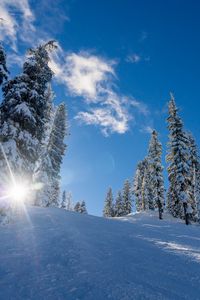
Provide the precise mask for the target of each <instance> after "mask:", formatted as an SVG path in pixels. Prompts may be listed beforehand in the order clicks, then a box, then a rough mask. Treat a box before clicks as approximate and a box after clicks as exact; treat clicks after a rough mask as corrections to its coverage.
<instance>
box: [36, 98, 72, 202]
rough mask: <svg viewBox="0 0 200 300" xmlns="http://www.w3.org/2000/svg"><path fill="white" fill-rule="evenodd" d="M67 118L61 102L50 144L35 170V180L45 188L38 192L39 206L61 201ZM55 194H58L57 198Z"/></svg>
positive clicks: (55, 117) (53, 125)
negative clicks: (61, 170)
mask: <svg viewBox="0 0 200 300" xmlns="http://www.w3.org/2000/svg"><path fill="white" fill-rule="evenodd" d="M66 119H67V113H66V108H65V104H64V103H61V104H60V105H59V106H58V108H57V109H56V112H55V115H54V120H53V123H52V128H51V132H50V136H49V139H48V144H47V146H46V147H45V151H43V153H42V155H41V157H40V159H39V161H38V166H37V169H36V170H35V181H36V182H37V181H39V182H42V183H43V188H42V189H41V190H40V191H39V192H38V193H37V197H36V202H35V204H36V205H39V206H50V205H54V206H57V205H58V203H59V201H58V198H59V190H60V189H59V180H60V168H61V164H62V160H63V156H64V154H65V149H66V145H65V143H64V138H65V135H66V131H67V121H66ZM55 195H57V199H56V196H55Z"/></svg>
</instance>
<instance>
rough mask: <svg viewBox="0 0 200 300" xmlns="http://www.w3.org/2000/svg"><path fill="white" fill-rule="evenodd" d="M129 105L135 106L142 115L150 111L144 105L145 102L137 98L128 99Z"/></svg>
mask: <svg viewBox="0 0 200 300" xmlns="http://www.w3.org/2000/svg"><path fill="white" fill-rule="evenodd" d="M130 105H131V106H133V107H135V108H137V109H138V111H139V112H140V113H142V114H143V115H145V116H147V115H149V113H150V112H149V110H148V107H147V106H146V104H144V103H142V102H140V101H138V100H135V99H131V100H130Z"/></svg>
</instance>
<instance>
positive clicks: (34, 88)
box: [0, 41, 55, 184]
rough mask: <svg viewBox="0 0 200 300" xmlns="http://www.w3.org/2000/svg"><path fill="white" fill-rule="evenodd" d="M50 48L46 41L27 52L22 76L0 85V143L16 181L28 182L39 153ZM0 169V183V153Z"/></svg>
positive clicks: (3, 167)
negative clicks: (24, 178) (1, 87)
mask: <svg viewBox="0 0 200 300" xmlns="http://www.w3.org/2000/svg"><path fill="white" fill-rule="evenodd" d="M54 47H55V44H54V42H53V41H50V42H48V43H46V44H44V45H40V46H39V47H37V48H36V49H31V50H29V52H28V56H27V59H26V61H25V63H24V65H23V72H22V74H21V75H19V76H16V77H15V78H14V79H12V80H10V81H8V82H6V84H4V86H3V101H2V104H1V106H0V110H1V121H0V141H1V144H2V146H3V148H4V151H5V153H6V155H7V157H8V160H9V162H10V164H11V168H12V170H13V171H14V173H17V176H18V178H19V177H27V176H28V177H29V179H30V180H31V179H32V172H33V169H34V166H35V161H36V160H37V159H38V155H39V153H40V143H41V141H42V139H43V136H44V118H45V112H46V109H47V102H46V98H45V93H46V89H47V84H48V83H50V81H51V79H52V75H53V73H52V71H51V70H50V68H49V66H48V62H49V53H48V50H50V49H53V48H54ZM0 167H1V170H4V171H2V172H1V174H3V178H1V184H2V180H3V181H4V179H5V174H6V170H7V166H6V164H5V159H4V157H3V155H2V153H1V154H0ZM1 177H2V176H1Z"/></svg>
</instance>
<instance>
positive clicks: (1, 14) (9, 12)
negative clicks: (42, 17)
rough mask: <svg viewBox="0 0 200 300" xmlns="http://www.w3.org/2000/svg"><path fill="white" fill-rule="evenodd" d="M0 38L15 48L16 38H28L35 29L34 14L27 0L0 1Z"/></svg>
mask: <svg viewBox="0 0 200 300" xmlns="http://www.w3.org/2000/svg"><path fill="white" fill-rule="evenodd" d="M0 18H1V19H0V40H6V41H8V42H10V44H11V45H12V48H13V49H15V50H16V48H17V46H16V44H17V39H18V38H19V39H21V40H26V39H29V37H30V35H31V33H32V32H34V31H35V27H34V25H33V22H34V20H35V16H34V14H33V12H32V10H31V8H30V6H29V2H28V0H1V1H0Z"/></svg>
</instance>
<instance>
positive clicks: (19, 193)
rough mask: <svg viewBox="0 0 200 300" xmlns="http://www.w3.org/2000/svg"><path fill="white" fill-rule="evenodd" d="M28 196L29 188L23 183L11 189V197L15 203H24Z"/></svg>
mask: <svg viewBox="0 0 200 300" xmlns="http://www.w3.org/2000/svg"><path fill="white" fill-rule="evenodd" d="M27 195H28V188H27V186H25V185H24V184H22V183H16V184H14V185H13V186H12V187H10V196H11V198H12V199H13V200H14V201H17V202H23V201H24V200H25V198H26V197H27Z"/></svg>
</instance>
